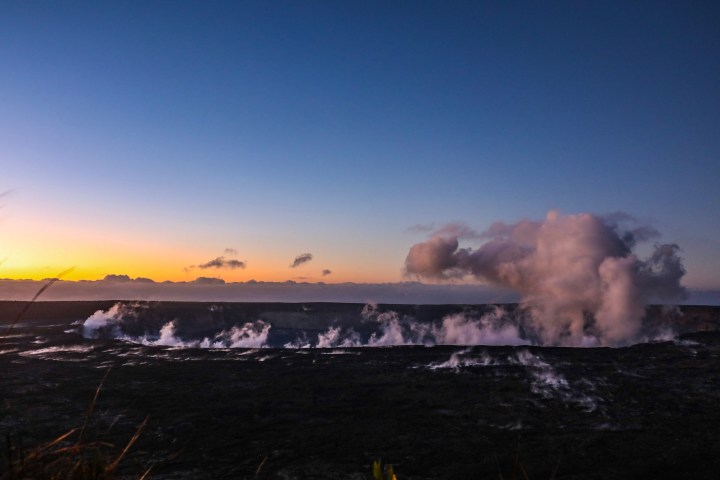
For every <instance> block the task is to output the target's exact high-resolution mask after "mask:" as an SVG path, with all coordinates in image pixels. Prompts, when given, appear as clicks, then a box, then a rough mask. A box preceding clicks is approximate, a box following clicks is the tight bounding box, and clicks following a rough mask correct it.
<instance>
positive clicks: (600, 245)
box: [405, 212, 685, 345]
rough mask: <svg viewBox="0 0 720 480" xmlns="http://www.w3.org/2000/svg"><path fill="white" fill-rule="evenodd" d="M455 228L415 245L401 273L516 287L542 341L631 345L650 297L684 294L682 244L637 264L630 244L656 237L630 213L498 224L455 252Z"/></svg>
mask: <svg viewBox="0 0 720 480" xmlns="http://www.w3.org/2000/svg"><path fill="white" fill-rule="evenodd" d="M453 230H457V228H455V229H453V228H450V229H446V230H445V231H442V230H441V231H438V232H436V233H437V234H436V235H434V236H432V237H431V238H430V239H429V240H427V241H425V242H422V243H418V244H416V245H413V246H412V247H411V248H410V251H409V253H408V255H407V258H406V259H405V268H406V272H407V273H408V274H410V275H417V276H419V277H424V278H427V279H435V280H445V279H450V278H460V277H463V276H466V275H472V276H474V277H476V278H477V279H480V280H484V281H486V282H489V283H491V284H494V285H498V286H505V287H510V288H513V289H515V290H517V291H518V292H519V293H520V294H521V295H522V305H523V306H524V307H525V308H527V309H528V310H529V313H530V316H531V326H532V327H533V328H534V330H535V334H536V335H537V336H538V338H539V340H540V341H541V342H542V343H545V344H552V345H597V344H601V345H623V344H627V343H630V342H632V341H633V340H634V339H635V338H636V337H637V336H638V334H639V332H640V326H641V319H642V317H643V315H644V312H645V305H646V303H647V302H648V301H649V300H650V299H671V300H672V299H682V298H683V297H684V296H685V290H684V288H683V287H682V286H681V285H680V279H681V278H682V276H683V275H684V274H685V269H684V268H683V265H682V261H681V259H680V257H679V255H678V253H679V247H678V246H677V245H675V244H660V245H656V246H655V250H654V252H653V253H652V255H651V256H650V258H648V259H646V260H641V259H639V258H638V257H637V256H636V255H635V254H634V253H633V251H632V250H633V248H634V247H635V245H636V244H637V243H638V242H641V241H646V240H649V239H651V238H654V237H657V236H658V234H657V232H656V231H655V230H654V229H652V228H649V227H645V226H638V225H637V222H636V221H635V220H634V219H633V218H632V217H630V216H629V215H627V214H623V213H619V214H613V215H609V216H607V217H599V216H596V215H593V214H589V213H581V214H577V215H565V216H562V215H559V214H558V213H557V212H550V213H549V214H548V215H547V217H546V218H545V220H542V221H522V222H518V223H515V224H505V223H501V222H498V223H495V224H493V225H491V226H490V228H489V229H488V230H487V231H485V232H483V233H482V234H480V235H479V237H480V238H483V239H485V240H486V241H485V243H484V244H483V245H482V246H480V247H479V248H477V249H476V250H473V249H471V248H460V245H459V241H458V238H459V237H460V236H463V235H459V234H458V233H460V232H459V231H458V232H457V233H454V232H453ZM463 233H467V232H463ZM465 236H467V235H465Z"/></svg>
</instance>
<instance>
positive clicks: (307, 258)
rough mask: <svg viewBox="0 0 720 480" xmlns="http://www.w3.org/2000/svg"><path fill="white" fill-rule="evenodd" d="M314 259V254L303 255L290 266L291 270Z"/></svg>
mask: <svg viewBox="0 0 720 480" xmlns="http://www.w3.org/2000/svg"><path fill="white" fill-rule="evenodd" d="M312 259H313V256H312V253H303V254H300V255H298V256H297V257H295V260H293V262H292V263H291V264H290V268H295V267H298V266H300V265H302V264H303V263H307V262H309V261H310V260H312Z"/></svg>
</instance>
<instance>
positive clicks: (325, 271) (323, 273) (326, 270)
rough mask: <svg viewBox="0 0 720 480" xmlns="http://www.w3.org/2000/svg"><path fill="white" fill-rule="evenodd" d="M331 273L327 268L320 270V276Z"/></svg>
mask: <svg viewBox="0 0 720 480" xmlns="http://www.w3.org/2000/svg"><path fill="white" fill-rule="evenodd" d="M331 273H332V270H328V269H327V268H326V269H325V270H323V271H322V276H323V277H325V276H327V275H330V274H331Z"/></svg>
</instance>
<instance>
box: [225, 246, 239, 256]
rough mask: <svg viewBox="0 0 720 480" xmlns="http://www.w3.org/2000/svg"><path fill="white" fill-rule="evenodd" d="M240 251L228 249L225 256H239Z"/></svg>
mask: <svg viewBox="0 0 720 480" xmlns="http://www.w3.org/2000/svg"><path fill="white" fill-rule="evenodd" d="M237 254H238V251H237V250H235V249H234V248H226V249H225V255H237Z"/></svg>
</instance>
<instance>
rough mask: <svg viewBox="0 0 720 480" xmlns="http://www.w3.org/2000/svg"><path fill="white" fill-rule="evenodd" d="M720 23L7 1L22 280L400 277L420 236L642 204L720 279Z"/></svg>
mask: <svg viewBox="0 0 720 480" xmlns="http://www.w3.org/2000/svg"><path fill="white" fill-rule="evenodd" d="M719 21H720V7H719V6H718V4H717V3H715V2H661V1H653V2H542V3H540V2H353V3H350V2H115V3H111V2H62V3H60V2H6V3H4V4H3V5H2V6H0V65H2V66H3V72H4V74H3V75H1V76H0V105H2V107H1V108H0V165H2V166H3V167H4V168H3V180H4V182H3V185H0V190H11V191H12V193H11V194H10V195H8V196H5V197H3V209H2V211H1V215H2V228H3V230H5V233H4V236H5V239H4V241H0V249H2V250H4V252H2V253H1V254H0V256H2V255H6V256H7V261H6V263H5V264H4V269H5V270H6V272H5V273H6V274H7V275H4V276H9V277H14V278H25V277H34V278H35V277H37V278H42V276H44V274H45V273H47V274H48V275H46V276H50V274H51V272H53V271H56V270H57V271H60V270H63V269H64V268H65V267H67V266H69V265H71V266H75V267H76V273H75V275H77V276H78V278H81V277H82V278H99V277H101V276H102V275H103V273H118V274H122V273H128V274H130V275H131V276H140V275H142V276H150V277H153V278H156V279H158V280H163V279H172V280H178V279H182V278H184V276H185V275H186V274H185V273H184V272H183V267H186V266H187V265H190V264H193V263H195V264H196V263H200V262H204V261H207V260H209V259H211V258H213V257H215V256H218V255H221V254H222V252H223V251H224V249H225V248H233V249H235V250H237V251H238V256H239V257H240V258H241V259H242V260H244V261H246V262H247V265H248V268H247V269H245V270H243V271H241V272H228V273H227V275H228V276H229V278H230V279H236V280H242V279H250V278H258V279H266V280H283V279H291V278H295V277H300V276H302V277H306V278H307V279H310V280H319V279H320V278H319V277H320V275H319V272H320V270H321V269H324V268H327V269H330V270H332V271H333V276H332V277H329V278H324V279H323V280H326V281H332V280H335V281H359V282H367V281H398V280H401V279H402V276H401V269H402V265H403V260H404V258H405V255H406V254H407V251H408V248H409V246H410V245H412V244H413V243H415V242H417V241H419V240H421V239H422V236H419V235H418V234H417V233H412V232H408V231H407V228H408V227H410V226H412V225H415V224H429V223H435V224H436V225H441V224H443V223H445V222H450V221H463V222H466V223H467V224H469V225H470V226H472V227H474V228H476V229H480V230H481V229H483V228H484V227H486V226H488V225H489V224H490V223H491V222H492V221H495V220H505V221H517V220H520V219H522V218H542V217H543V216H544V215H545V214H546V212H547V211H548V210H550V209H558V210H560V211H562V212H566V213H573V212H583V211H589V212H596V213H606V212H613V211H617V210H622V211H626V212H629V213H631V214H633V215H635V216H637V217H638V218H639V219H641V220H642V221H647V222H650V223H652V224H653V225H654V226H655V227H656V228H657V229H658V230H660V231H661V232H662V233H663V239H662V240H663V241H671V242H677V243H679V244H680V246H681V247H682V248H683V251H684V257H685V259H686V266H687V268H688V275H687V277H686V282H687V283H688V285H690V286H696V287H712V288H720V273H719V272H720V214H719V213H720V212H719V210H720V208H719V207H718V206H720V188H718V178H719V177H720V82H719V81H718V79H719V78H720V30H719V29H718V28H717V25H718V24H719V23H720V22H719ZM303 252H312V253H313V255H314V256H315V258H314V260H313V262H312V263H311V264H308V265H307V266H306V267H304V268H305V269H304V270H302V271H296V270H287V265H288V264H289V263H290V262H291V261H292V259H293V258H294V256H295V255H297V254H300V253H303ZM153 262H157V264H155V263H153ZM316 270H317V271H316ZM0 276H3V275H0Z"/></svg>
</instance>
